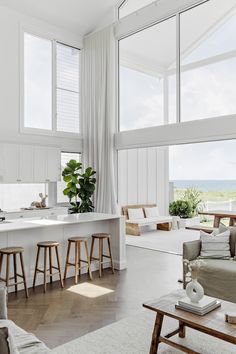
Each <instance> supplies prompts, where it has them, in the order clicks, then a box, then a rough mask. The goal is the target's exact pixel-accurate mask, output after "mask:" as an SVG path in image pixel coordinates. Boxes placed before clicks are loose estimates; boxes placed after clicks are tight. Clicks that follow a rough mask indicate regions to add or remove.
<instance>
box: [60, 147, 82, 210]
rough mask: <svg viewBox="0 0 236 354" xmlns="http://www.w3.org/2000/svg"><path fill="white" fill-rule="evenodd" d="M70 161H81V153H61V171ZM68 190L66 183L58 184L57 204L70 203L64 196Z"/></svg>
mask: <svg viewBox="0 0 236 354" xmlns="http://www.w3.org/2000/svg"><path fill="white" fill-rule="evenodd" d="M70 160H76V161H81V154H80V153H73V152H62V153H61V171H63V170H64V168H65V167H66V163H67V162H69V161H70ZM65 188H66V183H65V182H64V181H63V179H62V181H61V182H57V202H58V203H68V197H67V196H66V195H64V194H63V190H64V189H65Z"/></svg>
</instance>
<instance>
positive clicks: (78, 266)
mask: <svg viewBox="0 0 236 354" xmlns="http://www.w3.org/2000/svg"><path fill="white" fill-rule="evenodd" d="M72 242H73V243H74V244H75V263H71V262H70V249H71V243H72ZM82 242H83V244H84V247H85V254H86V258H87V260H83V259H81V243H82ZM82 263H87V268H88V273H89V277H90V279H91V280H92V279H93V278H92V272H91V265H90V257H89V251H88V244H87V241H86V240H84V239H83V240H78V241H77V240H76V241H75V240H73V239H72V240H70V239H69V240H68V246H67V254H66V264H65V272H64V280H65V279H66V276H67V269H68V267H69V266H73V267H74V268H75V274H74V278H75V284H77V283H78V276H80V275H81V269H82V265H81V264H82Z"/></svg>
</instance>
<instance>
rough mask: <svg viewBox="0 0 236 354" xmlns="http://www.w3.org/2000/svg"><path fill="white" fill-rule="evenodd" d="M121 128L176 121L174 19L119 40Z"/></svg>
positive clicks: (136, 127) (150, 125)
mask: <svg viewBox="0 0 236 354" xmlns="http://www.w3.org/2000/svg"><path fill="white" fill-rule="evenodd" d="M119 53H120V130H121V131H122V130H130V129H139V128H145V127H152V126H157V125H163V124H167V123H173V122H176V105H175V101H176V18H175V17H172V18H170V19H168V20H166V21H163V22H161V23H159V24H157V25H155V26H152V27H150V28H148V29H145V30H143V31H141V32H138V33H136V34H134V35H132V36H130V37H127V38H125V39H122V40H121V41H120V47H119Z"/></svg>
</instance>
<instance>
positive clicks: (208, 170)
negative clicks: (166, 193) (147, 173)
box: [169, 140, 236, 211]
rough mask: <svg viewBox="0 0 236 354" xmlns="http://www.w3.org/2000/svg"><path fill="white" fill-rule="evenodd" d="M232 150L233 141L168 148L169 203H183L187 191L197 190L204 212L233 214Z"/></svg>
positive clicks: (235, 167)
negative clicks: (221, 211)
mask: <svg viewBox="0 0 236 354" xmlns="http://www.w3.org/2000/svg"><path fill="white" fill-rule="evenodd" d="M235 148H236V140H227V141H216V142H208V143H199V144H187V145H178V146H171V147H170V148H169V172H170V181H171V184H170V196H171V197H172V198H171V199H175V200H176V199H182V198H183V195H184V192H185V190H186V189H187V188H189V187H190V188H196V189H197V190H198V191H200V193H201V195H200V198H201V200H202V201H203V203H202V205H201V207H202V208H203V209H205V210H206V211H209V210H236V156H235ZM226 171H230V172H229V173H226Z"/></svg>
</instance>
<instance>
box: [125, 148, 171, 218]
mask: <svg viewBox="0 0 236 354" xmlns="http://www.w3.org/2000/svg"><path fill="white" fill-rule="evenodd" d="M118 203H119V205H120V206H122V205H127V204H146V203H147V204H150V203H151V204H157V205H158V206H159V208H160V212H161V213H162V214H166V213H168V204H169V158H168V148H142V149H131V150H120V151H119V152H118Z"/></svg>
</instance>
